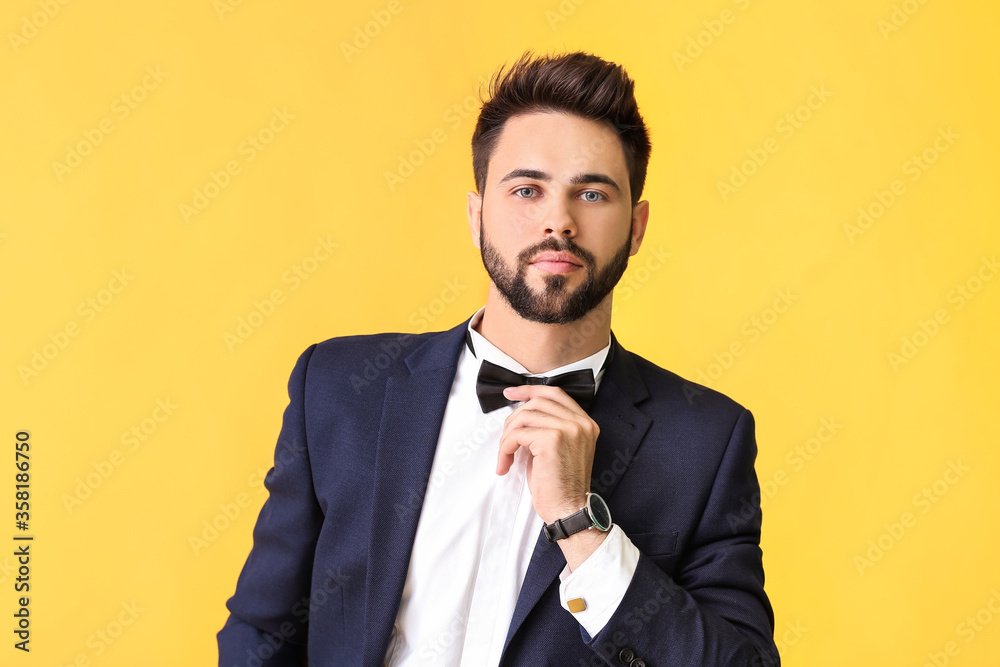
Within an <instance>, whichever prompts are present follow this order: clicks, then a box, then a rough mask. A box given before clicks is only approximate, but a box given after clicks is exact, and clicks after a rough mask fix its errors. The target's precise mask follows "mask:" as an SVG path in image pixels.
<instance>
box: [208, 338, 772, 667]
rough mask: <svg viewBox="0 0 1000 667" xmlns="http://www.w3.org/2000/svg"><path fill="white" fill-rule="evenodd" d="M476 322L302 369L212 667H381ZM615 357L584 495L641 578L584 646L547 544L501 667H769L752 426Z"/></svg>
mask: <svg viewBox="0 0 1000 667" xmlns="http://www.w3.org/2000/svg"><path fill="white" fill-rule="evenodd" d="M467 326H468V321H466V322H464V323H462V324H460V325H459V326H457V327H455V328H453V329H451V330H449V331H444V332H435V333H425V334H380V335H371V336H352V337H344V338H334V339H331V340H328V341H325V342H323V343H319V344H317V345H313V346H311V347H310V348H309V349H307V350H306V351H305V352H304V353H303V354H302V356H301V357H300V358H299V360H298V363H297V364H296V366H295V369H294V370H293V371H292V374H291V378H290V380H289V384H288V393H289V399H290V400H289V405H288V407H287V408H286V410H285V413H284V419H283V423H282V428H281V433H280V435H279V438H278V444H277V448H276V451H275V465H274V467H273V468H272V469H271V470H270V471H269V472H268V474H267V477H266V478H265V486H266V487H267V488H268V490H269V491H270V496H269V498H268V500H267V502H266V503H265V504H264V507H263V508H262V509H261V513H260V517H259V518H258V520H257V525H256V527H255V528H254V546H253V549H252V551H251V552H250V555H249V557H248V559H247V562H246V564H245V566H244V568H243V571H242V573H241V574H240V577H239V581H238V583H237V587H236V592H235V594H234V595H233V597H232V598H230V600H229V601H228V603H227V606H228V608H229V610H230V612H231V614H230V617H229V619H228V620H227V622H226V624H225V626H224V627H223V628H222V630H221V631H220V632H219V633H218V640H219V654H220V657H219V664H220V667H233V666H235V665H241V666H242V665H248V666H254V665H269V666H276V665H302V664H305V654H306V652H305V649H304V646H303V645H304V644H305V643H306V641H307V640H308V661H309V663H308V664H309V665H311V666H313V667H322V666H326V665H331V666H343V665H365V666H372V667H374V666H376V665H382V664H383V660H384V658H385V654H386V650H387V647H388V643H389V639H390V636H391V633H392V628H393V624H394V622H395V619H396V614H397V610H398V608H399V601H400V597H401V595H402V591H403V584H404V582H405V579H406V573H407V567H408V564H409V559H410V552H411V549H412V546H413V539H414V535H415V533H416V529H417V520H418V518H419V516H420V507H421V502H422V499H423V494H424V490H425V489H426V486H427V480H428V475H429V473H430V469H431V463H432V461H433V457H434V452H435V448H436V445H437V439H438V433H439V429H440V426H441V420H442V417H443V415H444V410H445V405H446V403H447V399H448V394H449V391H450V389H451V386H452V382H453V380H454V377H455V372H456V368H457V362H458V358H459V354H460V352H461V349H462V346H463V345H464V344H465V332H466V328H467ZM612 346H613V347H614V350H613V357H612V360H611V363H610V365H609V366H608V367H607V369H606V371H605V374H604V377H603V379H602V381H601V384H600V387H599V389H598V392H597V395H596V397H595V400H594V404H593V406H592V408H591V410H590V416H591V417H592V418H593V419H594V420H595V421H596V422H597V424H598V425H599V427H600V436H599V438H598V441H597V447H596V451H595V457H594V468H593V476H592V488H593V490H595V491H597V492H598V493H600V494H601V496H602V497H603V498H604V499H605V500H606V501H607V503H608V506H609V507H610V509H611V514H612V518H613V520H614V521H615V523H617V524H618V525H619V526H621V528H622V530H624V532H625V534H626V535H627V536H628V537H629V538H630V539H631V540H632V542H633V543H634V544H635V545H636V547H637V548H638V549H639V551H640V553H641V556H640V558H639V562H638V565H637V568H636V571H635V574H634V576H633V578H632V581H631V584H630V585H629V588H628V590H627V592H626V594H625V597H624V599H623V600H622V602H621V604H620V605H619V607H618V610H617V611H616V612H615V614H614V615H613V616H612V618H611V620H610V621H609V622H608V623H607V625H606V626H605V627H604V629H603V630H602V631H601V632H600V633H599V634H598V635H597V636H596V637H593V638H591V637H589V636H588V635H587V633H586V632H585V631H584V630H583V628H582V626H580V624H579V623H578V622H577V621H576V620H575V619H574V618H573V616H572V615H571V614H570V613H569V612H568V611H566V610H565V609H563V608H562V607H561V606H560V602H559V590H558V587H559V577H558V575H559V572H560V571H561V570H562V568H563V566H564V565H565V559H564V558H563V556H562V551H561V550H560V548H559V546H558V545H557V544H553V543H549V542H547V541H546V540H545V538H544V537H543V536H542V535H541V534H539V537H538V541H537V543H536V544H535V547H534V551H533V553H532V556H531V561H530V565H529V567H528V571H527V574H526V576H525V580H524V583H523V585H522V587H521V591H520V595H519V597H518V600H517V605H516V608H515V611H514V617H513V619H512V620H511V624H510V629H509V631H508V634H507V642H506V645H505V648H504V653H503V658H502V664H503V665H532V666H534V665H622V664H629V662H633V664H634V665H635V666H636V667H639V666H640V665H641V664H643V663H644V664H645V665H649V666H650V667H659V666H662V665H671V666H674V665H692V666H695V665H697V666H699V667H705V666H708V665H741V666H742V665H765V666H769V665H777V663H778V657H777V651H776V649H775V646H774V642H773V640H772V633H773V628H774V617H773V614H772V610H771V606H770V603H769V601H768V599H767V597H766V595H765V594H764V590H763V584H764V572H763V567H762V564H761V551H760V547H759V542H760V521H761V514H760V508H759V498H760V496H759V487H758V483H757V477H756V474H755V472H754V467H753V464H754V459H755V457H756V443H755V440H754V423H753V417H752V415H751V414H750V412H748V411H747V410H745V409H744V408H742V407H741V406H740V405H738V404H736V403H735V402H733V401H732V400H730V399H728V398H727V397H725V396H723V395H722V394H719V393H718V392H715V391H712V390H710V389H707V388H704V387H701V386H699V385H695V384H693V383H688V382H685V381H684V380H683V379H682V378H680V377H678V376H677V375H674V374H673V373H670V372H669V371H666V370H663V369H661V368H659V367H657V366H655V365H654V364H652V363H650V362H648V361H646V360H645V359H642V358H641V357H639V356H637V355H634V354H632V353H630V352H628V351H626V350H625V349H624V348H622V347H621V345H620V344H619V343H618V341H617V340H616V339H615V338H614V336H612ZM483 454H484V455H491V454H489V453H487V452H485V450H484V452H483ZM307 614H308V619H307ZM636 660H638V662H634V661H636Z"/></svg>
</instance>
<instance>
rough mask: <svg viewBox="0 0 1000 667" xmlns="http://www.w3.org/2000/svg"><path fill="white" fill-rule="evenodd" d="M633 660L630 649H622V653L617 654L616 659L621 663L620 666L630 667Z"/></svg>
mask: <svg viewBox="0 0 1000 667" xmlns="http://www.w3.org/2000/svg"><path fill="white" fill-rule="evenodd" d="M634 658H635V653H634V652H633V651H632V649H630V648H623V649H622V652H621V653H619V654H618V659H619V660H621V661H622V664H623V665H629V667H631V665H632V660H633V659H634Z"/></svg>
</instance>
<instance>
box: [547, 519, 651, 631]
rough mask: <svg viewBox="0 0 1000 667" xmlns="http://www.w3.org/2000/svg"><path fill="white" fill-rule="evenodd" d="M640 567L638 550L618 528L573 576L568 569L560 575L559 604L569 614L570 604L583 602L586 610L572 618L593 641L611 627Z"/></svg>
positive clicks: (576, 613)
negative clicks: (610, 623) (606, 627)
mask: <svg viewBox="0 0 1000 667" xmlns="http://www.w3.org/2000/svg"><path fill="white" fill-rule="evenodd" d="M638 563H639V550H638V549H637V548H636V547H635V545H634V544H632V540H630V539H629V538H628V536H627V535H625V533H624V532H623V531H622V529H621V528H619V527H618V525H617V524H615V525H613V526H612V527H611V530H610V531H609V532H608V536H607V537H606V538H605V539H604V542H602V543H601V546H599V547H598V548H597V551H595V552H594V553H592V554H590V556H589V557H588V558H587V560H585V561H583V564H582V565H580V567H578V568H576V569H575V570H573V571H572V572H570V571H569V565H566V566H565V567H564V568H563V570H562V572H560V573H559V582H560V583H559V602H560V603H561V604H562V607H563V609H565V610H567V611H569V601H570V600H575V599H577V598H581V599H582V600H583V602H584V604H585V605H586V609H584V610H583V611H578V612H575V613H574V614H573V618H575V619H576V620H577V621H578V622H579V623H580V625H582V626H583V629H584V630H586V631H587V634H589V635H590V637H591V639H593V638H594V637H596V636H597V634H598V633H599V632H600V631H601V630H603V629H604V626H605V625H607V624H608V621H609V620H611V617H612V616H613V615H614V613H615V611H616V610H617V609H618V605H619V604H621V601H622V598H624V597H625V591H627V590H628V586H629V584H630V583H631V582H632V575H633V574H635V568H636V566H637V565H638Z"/></svg>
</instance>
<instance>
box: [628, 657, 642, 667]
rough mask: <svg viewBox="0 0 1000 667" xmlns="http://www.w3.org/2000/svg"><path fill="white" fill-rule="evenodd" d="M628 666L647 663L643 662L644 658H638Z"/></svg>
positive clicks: (637, 666)
mask: <svg viewBox="0 0 1000 667" xmlns="http://www.w3.org/2000/svg"><path fill="white" fill-rule="evenodd" d="M628 667H646V663H645V662H643V660H642V658H636V659H635V660H633V661H632V662H630V663H629V665H628Z"/></svg>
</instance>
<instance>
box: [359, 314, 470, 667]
mask: <svg viewBox="0 0 1000 667" xmlns="http://www.w3.org/2000/svg"><path fill="white" fill-rule="evenodd" d="M467 324H468V320H466V322H464V323H462V324H460V325H459V326H457V327H455V328H453V329H451V330H449V331H445V332H443V333H441V334H438V335H436V336H434V337H433V338H431V339H430V340H428V341H427V342H425V343H424V344H423V345H421V346H420V347H418V348H417V349H415V350H414V351H413V352H412V353H411V354H410V355H409V356H408V357H407V358H406V365H407V368H408V370H409V373H408V374H407V373H401V374H397V375H390V376H389V377H388V378H387V380H386V389H385V401H384V403H383V406H382V418H381V424H380V425H379V430H378V436H377V445H376V447H377V449H376V455H375V471H374V480H375V483H374V490H373V491H374V495H373V498H374V502H373V509H372V529H371V542H370V543H369V552H368V576H367V578H366V579H367V583H366V591H365V600H366V601H367V602H366V607H365V628H366V632H365V643H364V651H363V663H364V664H365V665H372V666H375V665H382V664H383V662H384V661H385V655H386V651H387V650H388V646H389V639H390V637H391V635H392V628H393V625H394V623H395V621H396V615H397V613H398V611H399V602H400V599H401V597H402V595H403V585H404V584H405V582H406V572H407V569H408V567H409V563H410V554H411V552H412V550H413V540H414V537H415V535H416V532H417V521H418V519H419V518H420V510H421V507H422V506H423V501H424V492H425V490H426V488H427V480H428V478H429V477H430V471H431V464H432V463H433V461H434V452H435V449H436V447H437V440H438V435H439V433H440V430H441V421H442V419H443V418H444V411H445V407H446V405H447V402H448V394H449V393H450V391H451V386H452V383H453V382H454V379H455V372H456V369H457V361H458V356H459V353H460V351H461V347H462V345H463V344H464V340H465V329H466V327H467Z"/></svg>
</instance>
